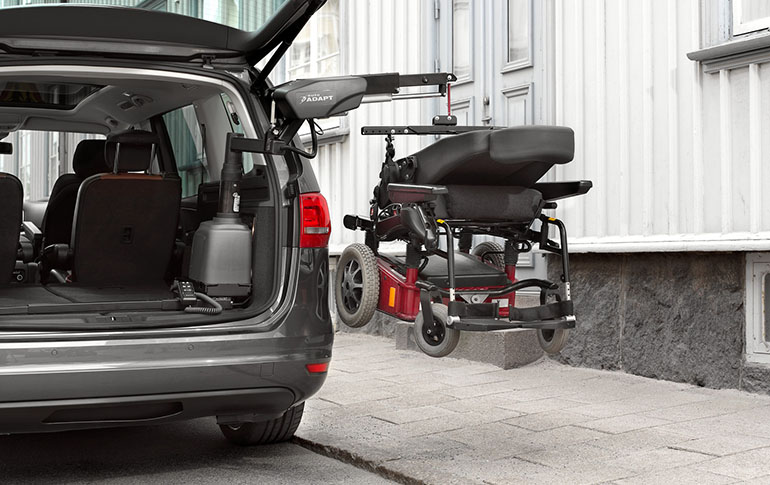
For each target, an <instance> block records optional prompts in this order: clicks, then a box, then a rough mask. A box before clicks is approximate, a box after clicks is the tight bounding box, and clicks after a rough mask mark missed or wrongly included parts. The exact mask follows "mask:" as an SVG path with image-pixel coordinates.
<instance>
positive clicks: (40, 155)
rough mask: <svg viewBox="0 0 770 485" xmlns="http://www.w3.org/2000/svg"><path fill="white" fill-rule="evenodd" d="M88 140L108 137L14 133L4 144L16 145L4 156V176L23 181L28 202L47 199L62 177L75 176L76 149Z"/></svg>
mask: <svg viewBox="0 0 770 485" xmlns="http://www.w3.org/2000/svg"><path fill="white" fill-rule="evenodd" d="M86 139H104V135H97V134H86V133H60V132H48V131H29V130H19V131H14V132H12V133H10V134H9V135H8V136H7V137H5V138H3V140H2V141H3V142H7V143H10V144H11V145H13V153H12V154H11V155H0V172H7V173H10V174H13V175H15V176H17V177H18V178H19V180H21V183H22V186H23V188H24V200H41V199H46V198H48V197H49V196H50V195H51V190H52V189H53V186H54V184H55V183H56V180H57V179H58V178H59V176H60V175H62V174H65V173H72V156H73V154H74V153H75V148H76V147H77V145H78V143H80V141H81V140H86Z"/></svg>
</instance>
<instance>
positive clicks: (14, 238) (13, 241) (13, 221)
mask: <svg viewBox="0 0 770 485" xmlns="http://www.w3.org/2000/svg"><path fill="white" fill-rule="evenodd" d="M23 199H24V193H23V189H22V185H21V182H20V181H19V179H18V178H16V177H14V176H13V175H11V174H8V173H1V172H0V284H7V283H10V281H11V276H12V275H13V270H14V267H15V266H16V252H17V250H18V248H19V233H20V230H21V229H20V228H21V211H22V200H23Z"/></svg>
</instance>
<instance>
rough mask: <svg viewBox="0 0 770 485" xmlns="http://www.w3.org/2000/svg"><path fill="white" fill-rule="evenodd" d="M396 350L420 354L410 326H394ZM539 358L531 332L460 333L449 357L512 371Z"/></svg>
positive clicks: (399, 324)
mask: <svg viewBox="0 0 770 485" xmlns="http://www.w3.org/2000/svg"><path fill="white" fill-rule="evenodd" d="M395 337H396V348H397V349H400V350H416V351H418V352H420V349H419V348H418V347H417V344H416V343H415V341H414V324H413V323H408V322H399V323H397V324H396V331H395ZM542 356H543V351H542V349H540V344H538V342H537V334H536V333H535V331H534V330H527V329H514V330H498V331H494V332H463V333H462V335H461V336H460V343H459V344H458V345H457V348H456V349H455V350H454V352H452V353H451V354H450V357H454V358H457V359H467V360H472V361H475V362H484V363H487V364H492V365H495V366H497V367H500V368H503V369H512V368H514V367H521V366H524V365H527V364H531V363H532V362H534V361H536V360H537V359H539V358H540V357H542Z"/></svg>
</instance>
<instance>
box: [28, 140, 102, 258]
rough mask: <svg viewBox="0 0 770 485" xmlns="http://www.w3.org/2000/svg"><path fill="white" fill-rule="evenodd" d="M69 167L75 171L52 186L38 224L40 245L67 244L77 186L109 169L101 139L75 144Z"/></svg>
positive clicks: (61, 177)
mask: <svg viewBox="0 0 770 485" xmlns="http://www.w3.org/2000/svg"><path fill="white" fill-rule="evenodd" d="M72 168H73V169H74V170H75V173H65V174H63V175H61V176H60V177H59V178H58V179H56V183H55V184H54V185H53V189H51V196H50V197H49V199H48V206H47V207H46V209H45V215H44V216H43V222H42V225H41V226H40V231H41V232H42V233H43V247H45V246H48V245H50V244H69V242H70V238H71V237H72V219H73V217H74V216H75V202H76V201H77V198H78V189H80V185H81V184H82V183H83V181H84V180H85V179H87V178H88V177H91V176H92V175H96V174H98V173H105V172H109V171H110V169H109V167H107V163H106V162H105V160H104V140H83V141H81V142H80V143H78V146H77V148H75V154H74V155H73V157H72ZM27 220H30V218H28V219H27Z"/></svg>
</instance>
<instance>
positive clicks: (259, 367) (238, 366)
mask: <svg viewBox="0 0 770 485" xmlns="http://www.w3.org/2000/svg"><path fill="white" fill-rule="evenodd" d="M263 336H264V335H262V336H259V335H255V336H251V337H252V338H246V336H243V335H241V336H238V337H241V338H237V337H233V336H231V337H230V338H229V339H226V340H211V339H184V341H175V342H172V341H160V342H157V341H156V342H153V343H149V342H145V343H144V344H139V343H138V342H133V344H134V345H130V343H128V342H122V343H120V344H119V343H117V342H93V343H90V344H87V343H85V342H75V343H73V344H71V346H68V345H67V344H64V343H62V342H58V343H57V344H54V345H52V346H50V347H38V348H29V347H27V348H17V349H15V350H14V351H9V350H8V349H7V348H5V349H0V355H3V356H4V357H5V358H4V359H1V360H4V361H5V362H6V363H5V364H3V365H0V433H28V432H45V431H60V430H69V429H83V428H96V427H108V426H109V427H111V426H125V425H132V424H147V423H162V422H168V421H175V420H183V419H190V418H197V417H202V416H221V417H228V416H230V417H232V416H244V415H248V416H249V417H250V419H249V420H255V421H259V420H262V419H265V420H266V419H270V418H272V417H275V416H276V415H279V414H281V413H282V412H284V411H285V410H286V409H288V408H289V407H291V406H292V405H294V404H297V403H299V402H302V401H305V400H306V399H307V398H309V397H310V396H312V395H313V394H315V393H316V392H317V391H318V390H319V389H320V388H321V386H322V385H323V383H324V381H325V379H326V374H325V373H324V374H311V373H310V372H308V370H307V368H306V365H307V364H308V363H321V362H329V361H330V360H331V346H332V341H333V335H332V334H331V333H329V334H325V335H318V336H314V337H286V336H280V337H279V336H274V338H257V337H263ZM22 345H23V344H22ZM9 359H12V360H16V361H17V362H16V364H15V365H14V364H9V363H8V361H9Z"/></svg>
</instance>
